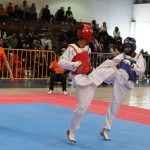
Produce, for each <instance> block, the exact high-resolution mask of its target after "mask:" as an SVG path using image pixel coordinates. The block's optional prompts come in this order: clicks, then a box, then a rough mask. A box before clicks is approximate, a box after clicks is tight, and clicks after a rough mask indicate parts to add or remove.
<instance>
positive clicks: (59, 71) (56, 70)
mask: <svg viewBox="0 0 150 150" xmlns="http://www.w3.org/2000/svg"><path fill="white" fill-rule="evenodd" d="M59 57H60V56H57V60H55V61H53V62H51V64H50V66H49V72H50V83H49V92H48V94H52V93H53V90H54V85H55V81H61V83H62V92H63V94H64V95H67V91H66V79H67V74H66V73H67V71H65V70H64V69H63V68H61V67H59V66H58V60H59Z"/></svg>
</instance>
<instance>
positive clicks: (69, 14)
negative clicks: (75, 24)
mask: <svg viewBox="0 0 150 150" xmlns="http://www.w3.org/2000/svg"><path fill="white" fill-rule="evenodd" d="M65 17H66V21H67V23H69V24H71V22H72V21H73V19H74V18H73V13H72V11H71V7H68V10H67V11H66V15H65Z"/></svg>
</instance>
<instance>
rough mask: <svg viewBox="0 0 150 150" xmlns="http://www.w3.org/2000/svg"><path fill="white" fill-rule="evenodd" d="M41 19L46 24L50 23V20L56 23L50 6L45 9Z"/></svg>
mask: <svg viewBox="0 0 150 150" xmlns="http://www.w3.org/2000/svg"><path fill="white" fill-rule="evenodd" d="M41 19H42V20H43V21H45V22H50V20H52V22H53V23H54V16H53V15H52V14H51V12H50V9H49V5H46V6H45V8H43V10H42V14H41Z"/></svg>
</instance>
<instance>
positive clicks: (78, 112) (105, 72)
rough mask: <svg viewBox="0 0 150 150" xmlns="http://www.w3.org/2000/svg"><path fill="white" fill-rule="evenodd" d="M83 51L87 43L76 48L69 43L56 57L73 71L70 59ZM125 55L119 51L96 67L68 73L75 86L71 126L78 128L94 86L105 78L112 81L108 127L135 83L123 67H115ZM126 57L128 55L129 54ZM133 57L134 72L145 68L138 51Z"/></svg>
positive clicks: (67, 68)
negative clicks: (87, 71) (86, 71)
mask: <svg viewBox="0 0 150 150" xmlns="http://www.w3.org/2000/svg"><path fill="white" fill-rule="evenodd" d="M75 50H76V51H75ZM85 51H89V46H85V47H84V48H79V47H78V46H76V45H75V44H71V46H68V48H67V49H66V51H65V52H64V54H63V55H62V56H61V58H60V59H59V61H58V65H59V66H60V67H62V68H64V69H66V70H71V71H75V70H76V69H77V68H76V67H75V66H74V65H73V64H74V63H75V62H72V60H73V58H74V57H75V56H76V55H77V53H82V52H85ZM124 58H125V55H124V54H119V55H118V56H116V57H115V58H114V59H113V60H106V61H105V62H103V63H102V64H101V65H100V66H98V67H97V68H96V69H93V70H92V72H91V73H89V74H88V75H86V74H72V73H70V77H71V78H72V82H73V86H74V87H75V89H76V93H77V97H78V104H77V107H76V109H75V110H74V113H73V117H72V120H71V124H70V129H71V130H74V129H79V127H80V121H81V119H82V117H83V115H84V113H85V112H86V111H87V109H88V107H89V105H90V103H91V101H92V99H93V96H94V93H95V90H96V88H97V86H99V85H100V84H101V83H102V82H104V81H105V82H107V83H113V84H114V91H113V96H112V102H111V104H110V106H109V108H108V111H107V115H106V124H105V127H107V128H108V129H110V126H111V123H112V120H113V119H114V117H115V114H116V113H117V112H118V109H119V105H120V103H121V102H122V100H123V99H124V97H125V95H126V94H127V92H128V91H129V90H131V89H132V88H133V87H134V82H132V81H130V80H128V78H129V76H128V74H127V72H126V71H125V70H123V69H119V70H117V68H116V65H117V64H120V62H121V61H122V60H123V59H124ZM129 58H130V59H131V57H129ZM132 59H133V58H132ZM134 59H135V60H137V59H138V60H137V62H136V65H137V66H135V67H134V70H135V72H136V74H137V75H143V73H144V71H145V67H144V59H143V56H142V55H139V56H138V54H137V56H136V57H135V58H134Z"/></svg>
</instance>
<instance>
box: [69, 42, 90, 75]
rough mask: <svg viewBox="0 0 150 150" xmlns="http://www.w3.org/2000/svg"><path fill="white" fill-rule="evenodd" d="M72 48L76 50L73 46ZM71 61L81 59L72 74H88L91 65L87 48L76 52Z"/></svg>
mask: <svg viewBox="0 0 150 150" xmlns="http://www.w3.org/2000/svg"><path fill="white" fill-rule="evenodd" d="M71 47H72V45H71ZM73 48H74V50H75V51H76V52H77V50H76V49H75V47H73ZM72 61H73V62H76V61H81V63H82V65H81V66H79V67H78V68H77V70H76V71H74V72H72V73H73V74H88V73H89V72H90V71H91V69H92V67H91V65H90V57H89V52H88V50H87V51H83V52H81V53H78V52H77V55H76V56H75V57H74V58H73V60H72Z"/></svg>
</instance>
